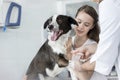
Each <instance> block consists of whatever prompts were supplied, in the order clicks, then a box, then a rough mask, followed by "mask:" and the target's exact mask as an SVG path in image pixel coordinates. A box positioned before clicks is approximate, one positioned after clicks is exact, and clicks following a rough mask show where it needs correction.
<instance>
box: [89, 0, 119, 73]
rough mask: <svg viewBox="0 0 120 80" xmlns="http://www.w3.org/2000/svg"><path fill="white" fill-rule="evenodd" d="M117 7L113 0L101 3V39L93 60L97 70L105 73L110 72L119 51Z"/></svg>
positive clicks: (105, 0)
mask: <svg viewBox="0 0 120 80" xmlns="http://www.w3.org/2000/svg"><path fill="white" fill-rule="evenodd" d="M111 5H112V6H111ZM119 7H120V6H119ZM117 8H118V7H116V5H115V3H114V2H112V0H104V1H103V2H101V3H100V5H99V21H100V28H101V33H100V41H99V43H98V47H97V50H96V52H95V54H94V55H93V57H92V58H91V62H93V61H96V65H95V71H96V72H99V73H101V74H104V75H108V74H109V73H110V71H111V69H112V67H113V65H114V64H115V61H116V59H117V57H118V52H119V48H118V47H119V44H120V36H119V34H120V16H119V14H120V11H119V10H118V9H117Z"/></svg>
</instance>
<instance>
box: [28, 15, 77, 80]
mask: <svg viewBox="0 0 120 80" xmlns="http://www.w3.org/2000/svg"><path fill="white" fill-rule="evenodd" d="M71 24H75V25H77V22H76V21H75V20H74V19H73V18H71V17H69V16H66V15H57V16H52V17H50V18H49V19H48V20H47V21H46V22H45V24H44V29H47V30H48V33H50V35H52V37H51V36H49V34H48V39H47V41H46V42H45V43H44V44H43V45H42V47H41V48H40V50H39V51H38V53H37V55H36V56H35V57H34V59H33V60H32V62H31V64H30V66H29V68H28V70H27V73H26V75H27V80H41V79H39V75H38V74H42V75H43V76H44V77H47V76H49V74H47V72H46V69H49V70H51V71H52V70H53V71H54V68H55V65H56V64H57V65H58V68H63V67H66V66H67V65H68V60H67V59H66V58H65V51H64V50H62V49H61V48H60V49H59V47H57V44H58V45H60V46H62V47H64V45H63V44H64V43H65V41H66V40H67V39H68V36H69V32H70V30H71V29H72V26H71ZM66 34H68V35H66ZM64 35H65V36H66V37H65V36H64ZM64 38H65V39H64ZM61 39H62V40H61ZM61 42H62V43H61ZM55 48H57V50H55ZM56 75H57V74H55V75H54V76H56Z"/></svg>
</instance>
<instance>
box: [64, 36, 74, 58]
mask: <svg viewBox="0 0 120 80" xmlns="http://www.w3.org/2000/svg"><path fill="white" fill-rule="evenodd" d="M65 48H66V57H67V59H68V60H70V59H71V58H72V54H71V50H72V38H71V37H69V38H68V41H67V42H66V44H65Z"/></svg>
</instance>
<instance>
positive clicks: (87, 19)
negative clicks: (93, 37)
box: [75, 11, 94, 37]
mask: <svg viewBox="0 0 120 80" xmlns="http://www.w3.org/2000/svg"><path fill="white" fill-rule="evenodd" d="M75 19H76V21H77V23H78V26H77V27H76V28H75V32H76V35H77V36H78V37H87V34H88V32H89V31H90V30H91V29H92V28H93V23H94V19H93V18H92V17H91V16H90V15H88V14H87V13H85V12H84V11H81V12H79V13H78V15H77V16H76V18H75Z"/></svg>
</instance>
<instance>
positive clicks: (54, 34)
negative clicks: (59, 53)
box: [44, 15, 78, 41]
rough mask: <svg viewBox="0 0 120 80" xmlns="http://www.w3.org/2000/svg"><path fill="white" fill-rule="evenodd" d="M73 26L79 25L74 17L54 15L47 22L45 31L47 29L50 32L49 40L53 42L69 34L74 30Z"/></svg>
mask: <svg viewBox="0 0 120 80" xmlns="http://www.w3.org/2000/svg"><path fill="white" fill-rule="evenodd" d="M72 24H74V25H78V24H77V22H76V21H75V20H74V19H73V18H72V17H70V16H66V15H54V16H52V17H50V18H49V19H48V20H47V21H46V22H45V24H44V29H47V31H48V32H49V35H50V36H49V38H50V39H51V40H52V41H56V40H58V39H59V37H60V36H62V35H63V34H66V33H68V32H69V31H70V30H71V29H72V26H71V25H72Z"/></svg>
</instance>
